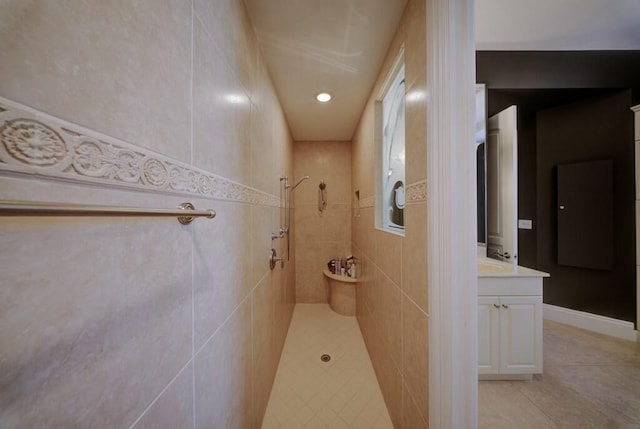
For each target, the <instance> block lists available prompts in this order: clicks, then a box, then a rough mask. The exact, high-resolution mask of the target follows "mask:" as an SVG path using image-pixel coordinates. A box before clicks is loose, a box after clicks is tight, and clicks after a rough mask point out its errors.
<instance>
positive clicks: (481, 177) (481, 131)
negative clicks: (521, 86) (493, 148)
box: [475, 84, 487, 248]
mask: <svg viewBox="0 0 640 429" xmlns="http://www.w3.org/2000/svg"><path fill="white" fill-rule="evenodd" d="M486 139H487V88H486V85H484V84H476V136H475V140H476V142H475V145H476V165H477V169H476V177H477V181H476V186H477V200H478V246H484V247H485V248H486V245H487V186H486V178H487V160H486V156H485V148H486V144H485V142H486Z"/></svg>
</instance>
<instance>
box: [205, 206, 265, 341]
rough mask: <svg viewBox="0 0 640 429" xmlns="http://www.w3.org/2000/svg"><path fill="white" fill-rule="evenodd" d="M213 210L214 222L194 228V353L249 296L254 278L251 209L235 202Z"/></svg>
mask: <svg viewBox="0 0 640 429" xmlns="http://www.w3.org/2000/svg"><path fill="white" fill-rule="evenodd" d="M202 204H203V205H204V204H206V203H205V202H203V203H202ZM215 207H216V213H217V215H216V218H215V220H214V221H212V222H196V223H194V225H193V229H194V238H193V250H194V254H193V284H194V330H195V332H194V340H195V348H196V350H197V349H199V348H200V347H202V345H203V344H204V342H205V341H206V340H207V339H209V337H210V336H211V335H213V333H214V332H215V331H216V330H217V329H218V328H219V327H220V325H221V324H222V322H224V320H225V319H226V318H227V317H229V315H230V314H231V313H232V312H233V311H234V310H235V308H236V307H237V306H238V304H240V302H241V301H242V300H243V299H245V298H246V297H247V296H248V295H249V292H250V291H251V288H252V287H253V286H254V285H255V278H256V277H257V275H255V276H252V275H251V274H252V273H251V261H250V258H249V257H248V256H247V255H249V254H250V253H251V251H252V243H253V242H254V240H253V238H252V236H251V207H250V206H247V205H244V204H234V203H217V204H215ZM266 211H268V209H267V210H266ZM219 255H224V262H225V263H221V258H220V256H219ZM266 261H267V259H266V257H265V258H263V260H262V261H261V262H262V263H263V265H264V266H265V267H266V266H267V262H266ZM267 269H268V268H267ZM262 271H265V269H264V268H263V269H262Z"/></svg>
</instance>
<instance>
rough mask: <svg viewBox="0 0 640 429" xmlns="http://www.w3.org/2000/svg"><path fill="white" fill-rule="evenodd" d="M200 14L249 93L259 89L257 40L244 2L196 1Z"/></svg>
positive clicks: (235, 0) (197, 14)
mask: <svg viewBox="0 0 640 429" xmlns="http://www.w3.org/2000/svg"><path fill="white" fill-rule="evenodd" d="M193 6H194V11H195V14H196V16H197V17H198V18H199V19H201V20H202V22H203V23H204V25H205V28H206V29H207V31H208V32H209V33H210V34H211V37H212V38H213V42H214V43H215V44H216V45H217V46H218V48H219V49H220V50H221V51H222V57H223V58H224V59H225V61H226V62H227V63H228V64H229V66H230V67H231V68H232V69H233V70H237V73H238V77H239V78H240V81H241V82H242V85H243V86H244V88H245V89H246V91H247V93H248V94H249V95H250V96H251V95H252V94H253V92H254V90H255V81H256V74H255V73H256V61H257V49H258V46H257V39H256V36H255V33H254V32H253V29H252V27H251V21H250V20H249V17H248V15H247V12H246V10H245V8H244V2H241V1H237V0H217V1H206V0H194V1H193Z"/></svg>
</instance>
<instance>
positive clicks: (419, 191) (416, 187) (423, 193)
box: [407, 180, 427, 203]
mask: <svg viewBox="0 0 640 429" xmlns="http://www.w3.org/2000/svg"><path fill="white" fill-rule="evenodd" d="M422 201H427V181H426V180H421V181H419V182H415V183H411V184H410V185H409V186H407V203H417V202H422Z"/></svg>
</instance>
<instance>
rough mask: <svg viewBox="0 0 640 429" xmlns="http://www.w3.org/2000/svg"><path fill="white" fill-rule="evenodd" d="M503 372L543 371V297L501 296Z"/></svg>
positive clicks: (537, 372) (501, 362) (501, 367)
mask: <svg viewBox="0 0 640 429" xmlns="http://www.w3.org/2000/svg"><path fill="white" fill-rule="evenodd" d="M500 307H501V308H500V372H501V373H502V374H539V373H541V372H542V297H541V296H514V297H501V298H500Z"/></svg>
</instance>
